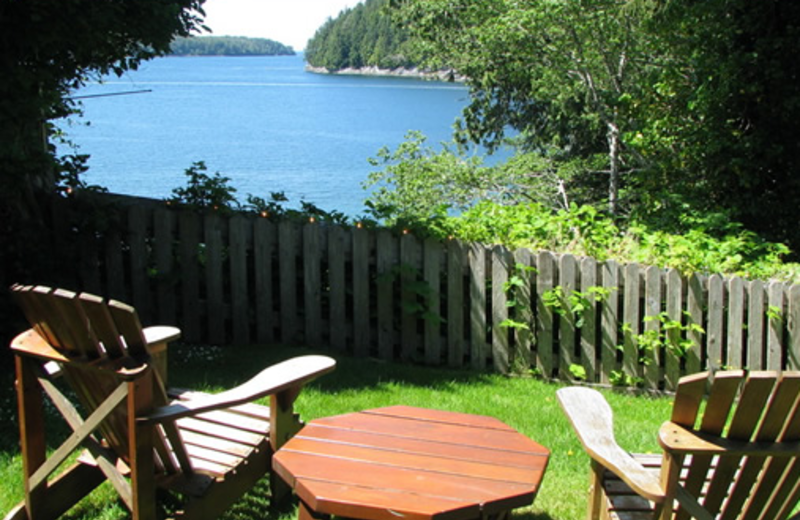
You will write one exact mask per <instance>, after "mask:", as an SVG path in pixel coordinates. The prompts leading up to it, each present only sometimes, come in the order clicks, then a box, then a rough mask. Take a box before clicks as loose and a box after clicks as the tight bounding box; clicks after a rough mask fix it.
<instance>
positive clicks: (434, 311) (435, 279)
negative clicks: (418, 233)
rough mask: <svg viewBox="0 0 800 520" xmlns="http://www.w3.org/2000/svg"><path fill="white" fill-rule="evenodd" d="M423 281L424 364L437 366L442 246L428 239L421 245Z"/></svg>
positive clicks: (440, 356)
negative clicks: (424, 290) (425, 287)
mask: <svg viewBox="0 0 800 520" xmlns="http://www.w3.org/2000/svg"><path fill="white" fill-rule="evenodd" d="M422 269H423V279H424V280H425V283H426V284H427V286H428V290H429V293H428V294H427V296H426V300H427V301H426V302H425V304H424V307H425V315H424V316H423V318H424V323H423V326H424V327H425V333H424V339H425V341H424V343H425V363H426V364H428V365H439V364H441V362H442V334H441V329H442V327H441V323H442V321H443V320H442V305H441V302H442V298H441V294H440V287H441V271H442V244H441V243H440V242H439V241H438V240H436V239H433V238H428V239H427V240H425V242H424V244H423V262H422Z"/></svg>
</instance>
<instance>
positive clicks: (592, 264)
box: [580, 257, 598, 382]
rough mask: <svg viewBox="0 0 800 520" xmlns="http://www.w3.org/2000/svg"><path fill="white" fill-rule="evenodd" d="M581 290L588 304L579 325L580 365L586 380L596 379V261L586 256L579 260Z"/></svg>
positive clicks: (592, 380)
mask: <svg viewBox="0 0 800 520" xmlns="http://www.w3.org/2000/svg"><path fill="white" fill-rule="evenodd" d="M580 269H581V292H582V293H583V294H584V296H585V297H586V298H587V299H588V301H589V305H588V307H587V308H586V309H585V310H584V311H583V326H582V327H581V329H580V331H581V339H580V342H581V355H580V358H581V365H582V366H583V370H584V371H585V372H586V380H587V381H591V382H595V381H596V380H597V324H598V319H597V309H598V305H597V301H596V299H595V294H593V293H592V291H593V290H594V289H596V288H597V261H596V260H595V259H594V258H589V257H586V258H584V259H582V260H581V265H580Z"/></svg>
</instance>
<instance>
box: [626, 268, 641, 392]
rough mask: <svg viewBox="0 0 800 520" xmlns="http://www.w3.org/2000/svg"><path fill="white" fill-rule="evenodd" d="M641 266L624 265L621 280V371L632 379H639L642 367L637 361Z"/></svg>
mask: <svg viewBox="0 0 800 520" xmlns="http://www.w3.org/2000/svg"><path fill="white" fill-rule="evenodd" d="M640 271H641V268H640V267H639V265H637V264H628V265H626V266H625V270H624V276H625V280H624V282H623V286H624V289H623V291H624V292H623V308H622V321H623V342H622V348H623V350H622V371H623V373H624V374H625V375H626V376H627V377H629V378H632V379H633V380H638V379H641V377H642V367H641V365H640V363H639V345H638V340H637V336H638V335H639V334H640V333H641V329H640V327H641V321H642V320H641V316H642V313H641V309H640V307H639V297H640V295H641V282H640V280H639V275H640Z"/></svg>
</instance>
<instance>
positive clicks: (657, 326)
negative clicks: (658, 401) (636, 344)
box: [641, 266, 662, 389]
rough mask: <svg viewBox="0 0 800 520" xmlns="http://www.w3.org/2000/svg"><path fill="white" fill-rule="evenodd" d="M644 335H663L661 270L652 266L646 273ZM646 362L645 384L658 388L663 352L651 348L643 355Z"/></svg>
mask: <svg viewBox="0 0 800 520" xmlns="http://www.w3.org/2000/svg"><path fill="white" fill-rule="evenodd" d="M644 294H645V296H644V334H645V336H648V335H654V336H655V337H659V336H660V334H661V320H660V319H659V318H660V314H661V300H662V294H661V269H659V268H658V267H656V266H650V267H648V268H647V269H645V272H644ZM641 357H642V359H643V360H644V384H645V386H646V387H647V388H652V389H655V388H658V384H659V383H660V382H661V369H662V362H661V352H660V349H659V348H658V347H650V348H648V349H647V350H646V351H645V352H642V354H641Z"/></svg>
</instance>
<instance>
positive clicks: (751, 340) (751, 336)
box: [746, 280, 766, 370]
mask: <svg viewBox="0 0 800 520" xmlns="http://www.w3.org/2000/svg"><path fill="white" fill-rule="evenodd" d="M747 289H748V298H747V300H748V307H747V355H746V359H747V365H746V366H747V368H749V369H751V370H761V369H763V368H765V366H764V361H765V359H764V357H765V352H764V351H765V350H766V349H765V345H764V309H765V304H766V302H765V298H764V282H762V281H761V280H752V281H751V282H750V283H749V284H748V285H747Z"/></svg>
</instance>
